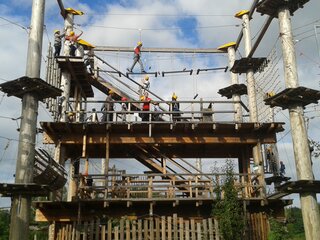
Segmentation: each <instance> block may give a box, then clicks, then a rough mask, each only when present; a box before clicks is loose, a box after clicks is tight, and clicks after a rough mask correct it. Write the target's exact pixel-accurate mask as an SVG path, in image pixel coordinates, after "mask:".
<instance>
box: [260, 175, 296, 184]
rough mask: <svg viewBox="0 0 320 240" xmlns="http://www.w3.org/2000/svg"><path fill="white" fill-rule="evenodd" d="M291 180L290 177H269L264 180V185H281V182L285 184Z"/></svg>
mask: <svg viewBox="0 0 320 240" xmlns="http://www.w3.org/2000/svg"><path fill="white" fill-rule="evenodd" d="M290 179H291V178H290V177H282V176H271V177H267V178H265V181H266V184H267V185H271V184H272V183H281V182H287V181H289V180H290Z"/></svg>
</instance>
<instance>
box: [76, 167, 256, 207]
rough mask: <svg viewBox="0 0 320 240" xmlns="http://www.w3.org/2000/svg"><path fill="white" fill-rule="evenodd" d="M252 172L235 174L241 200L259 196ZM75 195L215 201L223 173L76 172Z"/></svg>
mask: <svg viewBox="0 0 320 240" xmlns="http://www.w3.org/2000/svg"><path fill="white" fill-rule="evenodd" d="M257 176H258V175H255V174H237V175H235V178H234V179H235V180H234V185H235V188H236V189H237V191H238V197H239V198H241V199H252V198H258V197H257V196H258V189H260V188H261V187H262V185H258V184H256V181H255V179H257ZM76 177H77V179H78V198H80V199H107V200H116V199H119V200H127V201H132V200H134V201H143V200H159V201H161V200H214V199H217V197H218V195H219V197H220V196H221V197H222V198H223V197H224V192H223V189H222V188H221V187H222V186H223V184H224V181H225V179H226V175H225V174H206V173H203V174H198V173H197V174H193V173H177V174H160V173H159V174H156V173H154V174H109V175H108V176H105V175H101V174H90V175H78V176H76Z"/></svg>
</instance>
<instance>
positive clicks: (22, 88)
mask: <svg viewBox="0 0 320 240" xmlns="http://www.w3.org/2000/svg"><path fill="white" fill-rule="evenodd" d="M0 90H1V91H2V92H4V93H6V94H7V95H8V96H15V97H18V98H21V99H22V97H23V95H24V94H26V93H32V94H34V95H35V96H37V97H38V99H39V100H40V101H43V100H44V99H45V98H49V97H52V98H55V97H57V96H60V95H61V93H62V91H61V90H60V89H59V88H56V87H53V86H52V85H50V84H48V83H47V82H45V81H44V80H42V79H41V78H29V77H26V76H24V77H21V78H18V79H15V80H12V81H9V82H5V83H2V84H0Z"/></svg>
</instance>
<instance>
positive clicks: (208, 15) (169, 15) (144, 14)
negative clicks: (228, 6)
mask: <svg viewBox="0 0 320 240" xmlns="http://www.w3.org/2000/svg"><path fill="white" fill-rule="evenodd" d="M86 15H88V16H137V17H144V16H151V17H154V16H156V17H183V18H187V17H234V15H228V14H152V13H105V14H99V13H95V14H90V13H89V14H86Z"/></svg>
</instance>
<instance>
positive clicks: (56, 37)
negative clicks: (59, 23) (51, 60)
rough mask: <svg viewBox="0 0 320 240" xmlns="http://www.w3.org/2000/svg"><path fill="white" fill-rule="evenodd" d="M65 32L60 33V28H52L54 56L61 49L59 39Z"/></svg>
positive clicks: (58, 53) (57, 55) (60, 39)
mask: <svg viewBox="0 0 320 240" xmlns="http://www.w3.org/2000/svg"><path fill="white" fill-rule="evenodd" d="M65 34H66V33H65V32H63V33H62V34H60V30H54V44H53V46H54V57H59V56H60V51H61V46H62V44H61V41H62V38H63V37H64V36H65Z"/></svg>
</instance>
